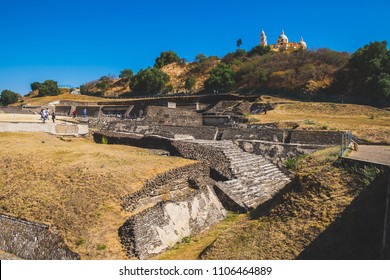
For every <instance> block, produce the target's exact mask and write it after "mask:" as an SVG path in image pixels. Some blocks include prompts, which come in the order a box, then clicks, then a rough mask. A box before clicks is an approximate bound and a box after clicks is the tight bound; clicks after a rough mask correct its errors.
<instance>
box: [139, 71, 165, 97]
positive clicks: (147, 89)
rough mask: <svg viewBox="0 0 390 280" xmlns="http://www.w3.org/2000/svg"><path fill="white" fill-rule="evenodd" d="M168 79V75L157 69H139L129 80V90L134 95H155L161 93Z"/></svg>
mask: <svg viewBox="0 0 390 280" xmlns="http://www.w3.org/2000/svg"><path fill="white" fill-rule="evenodd" d="M169 80H170V78H169V76H168V74H166V73H164V72H163V71H161V70H160V69H157V68H150V67H149V68H147V69H145V70H143V69H141V70H140V71H139V72H138V73H137V75H135V76H134V77H133V78H132V79H131V89H132V92H133V93H135V94H146V95H150V94H157V93H161V92H162V91H163V90H164V88H165V86H166V84H167V83H168V82H169Z"/></svg>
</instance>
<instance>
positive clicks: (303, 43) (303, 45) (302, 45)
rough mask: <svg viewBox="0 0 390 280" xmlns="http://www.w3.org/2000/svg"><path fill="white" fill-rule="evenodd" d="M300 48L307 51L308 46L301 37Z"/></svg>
mask: <svg viewBox="0 0 390 280" xmlns="http://www.w3.org/2000/svg"><path fill="white" fill-rule="evenodd" d="M298 44H299V46H300V47H301V48H302V49H307V45H306V42H305V41H303V38H302V37H301V40H300V41H299V43H298Z"/></svg>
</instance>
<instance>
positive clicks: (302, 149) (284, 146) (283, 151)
mask: <svg viewBox="0 0 390 280" xmlns="http://www.w3.org/2000/svg"><path fill="white" fill-rule="evenodd" d="M234 142H235V144H236V145H238V146H239V147H240V148H241V149H243V150H244V151H245V152H249V153H253V154H256V155H262V156H263V157H265V158H266V159H268V160H269V161H271V162H272V163H273V164H275V165H276V166H278V167H279V168H280V169H281V170H283V171H286V168H285V167H284V162H285V161H286V160H288V159H292V158H294V157H297V156H299V155H303V154H311V153H313V152H315V151H317V150H320V149H323V148H325V147H328V146H326V145H307V144H288V143H275V142H267V141H260V140H236V141H234Z"/></svg>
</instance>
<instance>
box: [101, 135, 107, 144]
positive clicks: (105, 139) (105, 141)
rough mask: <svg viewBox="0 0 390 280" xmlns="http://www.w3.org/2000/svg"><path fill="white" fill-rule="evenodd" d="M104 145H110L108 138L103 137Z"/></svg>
mask: <svg viewBox="0 0 390 280" xmlns="http://www.w3.org/2000/svg"><path fill="white" fill-rule="evenodd" d="M102 144H108V139H107V137H106V136H103V137H102Z"/></svg>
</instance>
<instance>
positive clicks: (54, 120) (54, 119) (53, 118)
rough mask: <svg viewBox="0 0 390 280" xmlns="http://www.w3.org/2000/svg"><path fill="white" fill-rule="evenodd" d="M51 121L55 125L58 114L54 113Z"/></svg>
mask: <svg viewBox="0 0 390 280" xmlns="http://www.w3.org/2000/svg"><path fill="white" fill-rule="evenodd" d="M51 119H52V120H53V123H55V122H56V113H55V112H54V111H53V112H52V113H51Z"/></svg>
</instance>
